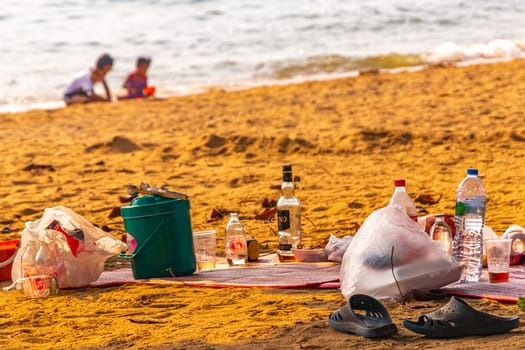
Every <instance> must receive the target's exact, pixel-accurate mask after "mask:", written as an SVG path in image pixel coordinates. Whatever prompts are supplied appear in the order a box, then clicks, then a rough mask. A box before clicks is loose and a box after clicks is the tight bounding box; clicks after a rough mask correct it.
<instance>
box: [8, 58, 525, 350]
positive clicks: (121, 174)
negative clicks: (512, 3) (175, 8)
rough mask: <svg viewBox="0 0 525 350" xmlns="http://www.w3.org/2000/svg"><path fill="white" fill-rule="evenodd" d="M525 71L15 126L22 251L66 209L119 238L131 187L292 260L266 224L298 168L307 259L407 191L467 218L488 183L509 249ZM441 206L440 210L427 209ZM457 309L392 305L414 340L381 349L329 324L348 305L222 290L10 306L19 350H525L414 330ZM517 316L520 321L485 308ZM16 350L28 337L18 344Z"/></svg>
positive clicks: (92, 111)
mask: <svg viewBox="0 0 525 350" xmlns="http://www.w3.org/2000/svg"><path fill="white" fill-rule="evenodd" d="M523 96H525V60H513V61H511V62H504V63H495V64H490V65H471V66H467V67H452V66H450V67H432V68H428V69H424V70H420V71H416V72H404V73H400V74H363V75H360V76H358V77H355V78H343V79H333V80H326V81H311V82H303V83H300V84H290V85H283V86H261V87H254V88H251V89H245V90H240V91H231V92H227V91H224V90H222V89H216V90H212V91H210V92H207V93H202V94H198V95H187V96H182V97H173V98H167V99H162V100H160V99H159V100H140V101H137V100H133V101H125V102H124V101H123V102H119V103H115V104H104V103H93V104H86V105H78V106H71V107H68V108H63V109H57V110H44V111H42V110H32V111H28V112H24V113H16V114H2V115H1V117H2V126H3V127H2V129H1V130H0V139H2V141H3V142H1V143H0V153H1V154H2V157H3V167H2V168H0V176H1V178H2V179H3V182H2V183H3V185H1V187H0V225H1V227H2V228H5V227H9V228H10V231H11V232H7V233H1V236H0V238H1V239H2V240H8V239H14V238H17V237H18V234H19V232H20V231H21V230H22V229H23V227H24V223H25V222H27V221H34V220H36V219H38V218H40V217H41V215H42V212H43V210H44V209H45V208H47V207H52V206H55V205H63V206H66V207H69V208H71V209H73V210H74V211H76V212H77V213H79V214H80V215H83V216H84V217H85V218H86V219H87V220H89V221H90V222H92V223H93V224H96V225H98V226H99V227H101V228H103V229H104V230H105V231H107V232H109V233H111V234H112V235H114V236H116V237H120V236H121V235H122V234H123V233H124V228H123V222H122V218H121V217H119V216H111V215H110V214H111V213H112V211H113V209H114V208H115V207H120V206H122V205H123V203H121V202H120V198H119V197H120V196H122V195H125V194H126V186H127V185H128V184H135V185H138V184H139V183H140V182H141V181H144V182H149V183H150V184H151V185H153V186H157V187H160V186H165V187H166V188H168V189H171V190H175V191H179V192H183V193H187V194H189V195H190V203H191V222H192V228H193V230H194V231H198V230H204V229H215V230H217V233H218V234H217V254H218V255H219V256H223V255H224V238H223V234H222V233H223V232H224V227H225V225H226V221H227V218H226V217H220V216H219V217H213V216H212V213H213V211H214V210H217V211H218V212H220V213H227V212H230V211H238V212H239V213H240V215H241V220H242V221H243V223H244V224H245V225H246V228H247V233H248V236H249V237H252V236H253V237H255V238H256V239H257V240H258V241H259V242H260V244H261V245H263V246H264V247H268V249H275V248H276V247H277V238H276V236H275V235H274V233H273V232H272V229H273V230H275V228H276V223H275V222H269V223H265V222H263V221H262V220H259V219H257V218H256V215H257V214H258V213H260V212H261V211H262V210H263V207H262V202H263V201H264V199H269V200H273V199H277V198H278V196H279V185H280V183H281V167H282V165H283V164H284V163H291V164H293V167H294V168H293V169H294V175H296V176H298V181H296V184H297V189H296V195H297V197H298V198H299V199H300V200H301V204H302V213H303V218H304V220H303V222H302V225H303V226H302V228H303V232H304V241H305V245H306V246H315V245H319V244H323V242H325V241H326V239H327V238H328V237H329V236H330V235H331V234H333V235H336V236H337V237H342V236H345V235H353V234H355V232H356V231H357V229H358V227H359V225H361V224H362V223H363V222H364V220H365V219H366V218H367V217H368V215H369V214H370V213H371V212H372V211H373V210H375V209H377V208H380V207H383V206H385V205H386V204H387V203H388V200H389V198H390V196H391V195H392V192H393V180H394V179H396V178H405V179H406V182H407V191H408V193H409V194H410V196H411V197H412V198H413V199H414V200H415V202H416V205H420V206H422V207H423V208H424V209H426V210H427V211H428V212H429V213H446V214H448V213H451V212H452V210H453V207H454V195H455V189H456V187H457V185H458V183H459V182H460V181H461V179H462V178H463V177H464V176H465V171H466V169H467V168H468V167H472V166H477V167H478V168H479V170H480V173H481V175H482V176H483V181H484V184H485V187H486V188H487V196H488V202H487V217H486V225H488V226H490V227H492V228H493V229H494V231H495V232H496V233H498V234H501V233H503V231H504V230H505V229H506V228H507V227H508V226H510V225H511V224H518V225H522V226H525V212H524V211H523V210H522V205H521V202H522V197H523V194H522V191H521V184H522V183H524V182H525V169H524V165H523V158H524V157H525V149H524V147H523V145H524V142H525V126H523V120H525V109H524V108H523V107H524V105H523V101H524V98H523ZM427 194H428V195H433V196H434V198H440V199H439V201H438V202H437V203H434V204H428V203H427V204H423V203H422V202H421V201H418V200H417V198H418V197H419V196H421V195H427ZM447 300H448V299H447V298H444V299H436V300H424V301H421V300H414V299H411V300H408V301H407V302H405V303H385V306H386V307H387V308H388V310H389V312H390V315H391V316H392V319H393V320H394V322H395V323H396V324H397V325H398V327H399V333H398V334H397V335H395V336H394V337H393V338H390V339H384V340H378V341H372V340H367V339H364V338H362V337H358V336H351V335H345V334H341V333H336V332H335V331H334V330H332V329H331V328H330V327H329V326H328V324H327V318H328V315H329V313H330V312H331V311H335V310H336V309H338V308H339V307H341V306H342V305H344V303H345V302H346V300H345V299H344V298H343V297H342V296H341V294H340V292H339V291H338V290H319V289H290V290H277V289H237V288H231V289H216V288H198V287H187V286H183V287H175V286H144V285H124V286H116V287H109V288H94V289H84V290H61V291H60V293H59V295H58V296H55V297H52V298H46V299H39V300H32V299H24V298H23V297H22V296H21V295H20V294H19V293H17V292H9V293H7V294H6V295H5V297H4V298H2V300H1V301H0V307H1V308H2V309H3V310H4V314H3V316H4V323H5V328H4V330H3V331H2V332H3V333H2V334H3V335H4V337H3V338H1V337H0V345H1V346H2V348H6V349H15V348H23V347H38V348H41V349H66V348H71V347H77V348H84V349H90V348H97V349H106V350H107V349H121V348H148V349H150V348H151V349H169V348H177V347H186V348H192V349H193V348H195V349H209V348H210V347H212V348H216V349H232V348H239V347H242V348H246V349H261V348H263V349H264V348H267V349H281V348H282V349H285V348H292V349H293V348H319V349H334V348H351V347H367V346H370V347H376V348H393V347H395V348H403V349H414V350H415V349H420V348H425V347H427V348H428V347H443V348H445V349H446V348H479V347H489V346H491V347H504V348H507V347H519V346H520V344H522V343H523V341H524V340H525V334H524V333H523V330H522V329H518V330H514V331H512V332H511V333H509V334H504V335H497V336H490V337H469V338H459V339H453V340H432V339H427V338H424V337H421V336H418V335H416V334H414V333H411V332H409V331H408V330H406V329H404V328H403V327H401V323H402V320H403V319H417V316H418V315H420V314H423V313H426V312H430V311H432V310H434V309H436V308H437V307H439V306H441V305H443V304H444V303H446V301H447ZM468 302H469V304H471V305H472V306H473V307H475V308H477V309H479V310H482V311H486V312H490V313H493V314H498V315H501V316H511V315H519V316H520V317H522V318H523V317H524V316H525V313H524V312H523V311H519V310H518V309H517V307H516V305H514V304H502V303H497V302H493V301H489V300H486V299H479V300H477V299H469V300H468ZM13 334H16V335H17V336H16V337H14V336H13Z"/></svg>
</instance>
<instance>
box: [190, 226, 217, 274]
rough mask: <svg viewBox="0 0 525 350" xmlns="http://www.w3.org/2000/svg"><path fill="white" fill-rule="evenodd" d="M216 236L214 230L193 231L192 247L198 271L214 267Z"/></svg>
mask: <svg viewBox="0 0 525 350" xmlns="http://www.w3.org/2000/svg"><path fill="white" fill-rule="evenodd" d="M216 238H217V232H216V231H215V230H207V231H198V232H193V247H194V250H195V259H196V260H197V268H198V270H199V271H206V270H213V269H215V246H216V242H217V240H216Z"/></svg>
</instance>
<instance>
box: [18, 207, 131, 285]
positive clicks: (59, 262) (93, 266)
mask: <svg viewBox="0 0 525 350" xmlns="http://www.w3.org/2000/svg"><path fill="white" fill-rule="evenodd" d="M21 235H22V237H21V240H20V249H19V250H18V251H17V253H16V256H15V259H14V261H13V268H12V270H11V278H12V279H13V281H16V280H17V279H19V278H22V277H24V276H22V268H21V260H22V255H23V253H24V251H25V247H26V246H27V242H28V241H30V240H33V241H37V242H38V241H45V242H46V243H48V245H49V247H50V250H51V253H52V255H53V256H54V260H55V266H54V270H55V274H56V277H57V280H58V285H59V287H60V288H69V287H73V288H74V287H82V286H86V285H88V284H90V283H91V282H94V281H96V280H97V279H98V278H99V277H100V274H101V273H102V271H103V270H104V263H105V261H106V260H107V259H108V258H109V257H111V256H114V255H117V254H119V253H120V252H122V251H125V250H126V249H127V246H126V244H125V243H124V242H122V241H120V240H118V239H116V238H114V237H113V236H111V235H109V234H108V233H106V232H104V231H102V230H101V229H99V228H98V227H96V226H94V225H93V224H91V223H90V222H89V221H88V220H86V219H85V218H84V217H83V216H81V215H79V214H77V213H75V212H74V211H73V210H71V209H69V208H66V207H62V206H57V207H53V208H47V209H45V210H44V214H43V216H42V218H40V219H38V220H36V221H32V222H26V224H25V228H24V230H23V231H22V233H21Z"/></svg>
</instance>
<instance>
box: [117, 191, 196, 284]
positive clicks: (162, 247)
mask: <svg viewBox="0 0 525 350" xmlns="http://www.w3.org/2000/svg"><path fill="white" fill-rule="evenodd" d="M120 209H121V210H120V212H121V215H122V218H123V220H124V228H125V230H126V232H127V233H128V234H130V235H131V236H133V239H134V240H135V241H136V247H135V250H134V251H133V252H132V253H131V254H121V255H120V256H121V257H122V258H127V259H131V267H132V269H133V276H134V277H135V279H142V278H153V277H176V276H187V275H191V274H192V273H193V272H195V269H196V262H195V253H194V251H193V235H192V229H191V219H190V202H189V201H188V200H181V199H172V198H165V197H161V196H156V195H147V196H142V197H137V198H135V199H134V200H133V201H132V202H131V203H130V206H127V207H122V208H120Z"/></svg>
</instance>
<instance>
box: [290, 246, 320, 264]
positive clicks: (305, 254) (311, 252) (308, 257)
mask: <svg viewBox="0 0 525 350" xmlns="http://www.w3.org/2000/svg"><path fill="white" fill-rule="evenodd" d="M292 253H293V255H294V256H295V259H296V260H297V261H300V262H321V261H328V256H327V254H326V251H325V249H324V248H311V249H307V248H305V249H296V248H292Z"/></svg>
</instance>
